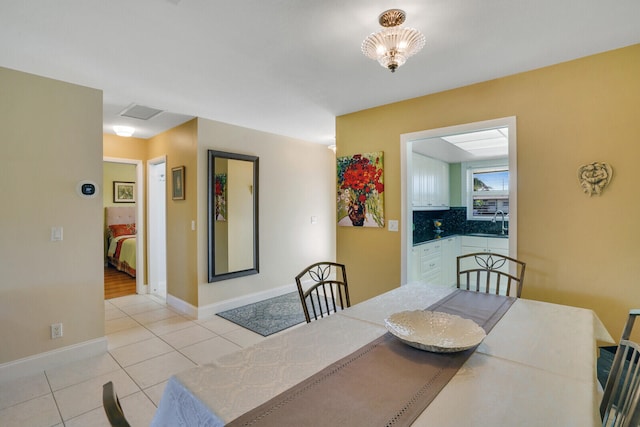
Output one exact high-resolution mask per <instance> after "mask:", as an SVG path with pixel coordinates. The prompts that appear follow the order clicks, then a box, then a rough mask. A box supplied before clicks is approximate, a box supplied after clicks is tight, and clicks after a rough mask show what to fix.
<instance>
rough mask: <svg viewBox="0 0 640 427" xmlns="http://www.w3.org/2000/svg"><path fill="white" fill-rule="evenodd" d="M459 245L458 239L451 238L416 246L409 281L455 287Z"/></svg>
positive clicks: (412, 253) (412, 252)
mask: <svg viewBox="0 0 640 427" xmlns="http://www.w3.org/2000/svg"><path fill="white" fill-rule="evenodd" d="M458 243H459V240H458V237H457V236H451V237H445V238H443V239H438V240H435V241H431V242H427V243H423V244H421V245H417V246H414V247H413V248H412V250H411V257H412V258H411V262H412V265H411V268H410V273H409V281H420V282H425V283H433V284H436V285H445V286H455V284H456V257H457V256H458V253H459V251H460V246H459V244H458Z"/></svg>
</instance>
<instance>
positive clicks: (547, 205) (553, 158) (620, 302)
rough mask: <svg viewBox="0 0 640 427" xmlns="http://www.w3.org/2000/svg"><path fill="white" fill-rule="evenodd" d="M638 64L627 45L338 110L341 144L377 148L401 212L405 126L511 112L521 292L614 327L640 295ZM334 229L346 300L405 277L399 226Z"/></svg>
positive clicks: (390, 203)
mask: <svg viewBox="0 0 640 427" xmlns="http://www.w3.org/2000/svg"><path fill="white" fill-rule="evenodd" d="M638 76H640V45H634V46H630V47H627V48H623V49H619V50H614V51H610V52H605V53H603V54H599V55H594V56H590V57H586V58H581V59H578V60H574V61H571V62H566V63H562V64H557V65H554V66H550V67H546V68H543V69H539V70H534V71H530V72H526V73H522V74H517V75H513V76H509V77H505V78H501V79H497V80H492V81H488V82H484V83H480V84H476V85H472V86H467V87H463V88H459V89H455V90H450V91H447V92H442V93H437V94H434V95H428V96H424V97H420V98H415V99H411V100H407V101H403V102H398V103H394V104H390V105H385V106H381V107H378V108H373V109H369V110H365V111H361V112H357V113H353V114H348V115H345V116H341V117H338V118H337V122H336V128H337V129H336V139H337V146H338V155H350V154H354V153H358V152H369V151H378V150H384V152H385V189H386V191H385V204H386V206H385V217H386V218H387V219H401V207H400V185H401V184H400V179H401V178H400V135H401V134H404V133H410V132H416V131H421V130H427V129H435V128H440V127H446V126H452V125H458V124H464V123H471V122H477V121H482V120H489V119H495V118H500V117H508V116H516V118H517V154H518V230H517V231H518V256H519V258H521V259H523V260H524V261H526V262H527V277H526V282H525V286H524V291H523V297H524V298H531V299H539V300H545V301H551V302H556V303H561V304H568V305H574V306H581V307H588V308H592V309H594V310H595V311H596V312H597V314H598V315H599V316H600V318H601V319H602V320H603V321H604V323H605V325H606V326H607V328H608V329H609V331H610V332H611V333H612V335H613V336H614V337H617V336H619V333H620V332H621V330H622V326H623V323H624V321H625V319H626V315H627V313H628V310H629V308H631V307H638V306H640V286H639V282H638V279H637V274H635V269H636V268H637V266H638V262H639V260H640V244H639V242H640V228H639V227H638V213H637V212H638V210H639V209H640V200H639V198H638V197H637V196H638V194H639V191H638V184H637V180H636V176H635V175H634V174H635V173H636V171H637V161H638V159H639V158H640V142H639V140H638V136H639V135H640V120H639V119H638V112H639V111H640V110H639V107H638V102H639V100H640V78H638ZM394 77H397V78H402V73H401V72H400V74H398V75H396V76H394ZM594 161H604V162H608V163H609V164H611V165H612V166H613V169H614V177H613V180H612V182H611V184H610V186H609V187H608V189H607V190H606V191H605V193H604V195H602V196H601V197H591V198H590V197H588V196H586V195H585V194H583V193H582V192H581V190H580V187H579V185H578V181H577V172H576V171H577V169H578V167H579V166H580V165H583V164H585V163H591V162H594ZM402 226H405V224H402ZM336 236H337V237H336V238H337V257H338V260H339V261H340V262H344V263H346V264H347V265H348V268H349V282H350V283H349V284H350V287H351V292H352V294H353V295H352V300H355V302H358V301H362V300H364V299H367V298H369V297H371V296H374V295H376V294H379V293H381V292H384V291H386V290H388V289H391V288H394V287H396V286H398V285H399V284H400V233H392V232H388V231H386V230H383V229H356V228H351V227H337V234H336Z"/></svg>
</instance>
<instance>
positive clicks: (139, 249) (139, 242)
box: [102, 156, 149, 294]
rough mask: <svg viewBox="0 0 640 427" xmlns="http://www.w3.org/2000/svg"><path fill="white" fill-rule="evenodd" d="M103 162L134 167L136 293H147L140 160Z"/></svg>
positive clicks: (109, 160) (104, 160) (105, 158)
mask: <svg viewBox="0 0 640 427" xmlns="http://www.w3.org/2000/svg"><path fill="white" fill-rule="evenodd" d="M102 161H103V162H109V163H124V164H130V165H135V166H136V293H137V294H146V293H148V292H149V290H148V286H147V285H145V277H144V267H145V265H146V264H145V256H144V254H145V240H146V238H145V237H146V234H145V233H146V229H145V220H144V219H145V218H144V200H145V198H144V172H143V163H142V160H136V159H125V158H120V157H106V156H105V157H102Z"/></svg>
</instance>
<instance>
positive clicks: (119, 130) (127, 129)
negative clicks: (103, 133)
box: [113, 126, 136, 137]
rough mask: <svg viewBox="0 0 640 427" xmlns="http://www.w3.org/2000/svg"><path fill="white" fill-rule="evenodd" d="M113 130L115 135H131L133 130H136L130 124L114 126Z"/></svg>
mask: <svg viewBox="0 0 640 427" xmlns="http://www.w3.org/2000/svg"><path fill="white" fill-rule="evenodd" d="M113 130H114V131H115V133H116V135H118V136H127V137H129V136H131V135H133V132H135V131H136V129H135V128H133V127H131V126H114V127H113Z"/></svg>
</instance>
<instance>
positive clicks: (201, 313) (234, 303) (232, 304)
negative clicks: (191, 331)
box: [167, 284, 297, 320]
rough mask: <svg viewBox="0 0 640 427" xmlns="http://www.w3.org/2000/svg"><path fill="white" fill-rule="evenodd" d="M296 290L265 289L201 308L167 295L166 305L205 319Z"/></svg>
mask: <svg viewBox="0 0 640 427" xmlns="http://www.w3.org/2000/svg"><path fill="white" fill-rule="evenodd" d="M296 289H297V288H296V286H295V285H292V284H289V285H283V286H280V287H278V288H272V289H267V290H266V291H260V292H255V293H252V294H248V295H242V296H240V297H236V298H231V299H228V300H224V301H220V302H215V303H213V304H207V305H204V306H202V307H195V306H193V305H191V304H189V303H187V302H185V301H183V300H181V299H179V298H176V297H174V296H173V295H167V305H169V306H170V307H173V308H175V309H176V310H179V311H181V312H182V313H185V314H187V315H188V316H190V317H193V318H194V319H198V320H201V319H206V318H208V317H211V316H213V315H215V314H216V313H220V312H222V311H226V310H231V309H232V308H238V307H242V306H243V305H247V304H252V303H254V302H258V301H262V300H265V299H268V298H273V297H278V296H280V295H284V294H287V293H289V292H293V291H295V290H296Z"/></svg>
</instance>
